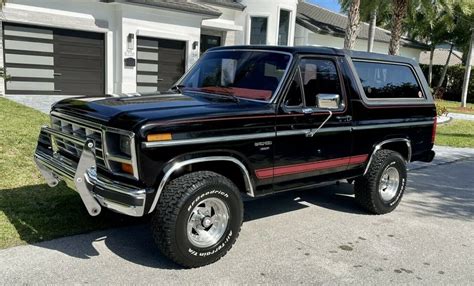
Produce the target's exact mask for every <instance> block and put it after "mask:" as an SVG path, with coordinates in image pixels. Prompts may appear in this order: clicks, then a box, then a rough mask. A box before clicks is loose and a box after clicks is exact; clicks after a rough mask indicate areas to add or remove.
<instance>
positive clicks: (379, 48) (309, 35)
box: [295, 24, 422, 61]
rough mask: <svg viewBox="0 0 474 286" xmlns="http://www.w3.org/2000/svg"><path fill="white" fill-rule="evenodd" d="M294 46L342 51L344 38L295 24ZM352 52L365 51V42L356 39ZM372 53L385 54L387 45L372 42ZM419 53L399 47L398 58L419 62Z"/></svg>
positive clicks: (419, 51)
mask: <svg viewBox="0 0 474 286" xmlns="http://www.w3.org/2000/svg"><path fill="white" fill-rule="evenodd" d="M295 45H311V46H326V47H332V48H339V49H342V48H343V47H344V38H340V37H335V36H331V35H324V34H316V33H314V32H312V31H310V30H308V29H306V28H304V27H302V26H300V25H298V24H297V25H296V31H295ZM354 50H358V51H367V40H364V39H357V40H356V44H355V48H354ZM372 51H373V52H374V53H380V54H387V53H388V43H383V42H374V47H373V50H372ZM421 52H422V50H419V49H415V48H409V47H404V46H402V47H400V56H403V57H407V58H411V59H414V60H416V61H418V60H419V58H420V53H421Z"/></svg>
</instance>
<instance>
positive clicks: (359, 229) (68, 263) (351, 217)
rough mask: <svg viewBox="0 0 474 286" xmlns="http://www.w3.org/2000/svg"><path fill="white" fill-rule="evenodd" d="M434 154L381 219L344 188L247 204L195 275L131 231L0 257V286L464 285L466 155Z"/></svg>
mask: <svg viewBox="0 0 474 286" xmlns="http://www.w3.org/2000/svg"><path fill="white" fill-rule="evenodd" d="M437 151H438V153H439V156H438V157H437V161H436V164H434V165H423V164H415V165H412V167H411V168H412V169H414V170H412V171H410V173H409V182H408V186H409V187H408V189H407V192H406V194H405V197H404V199H403V200H402V203H401V204H400V206H399V207H398V209H397V210H396V211H395V212H393V213H391V214H388V215H383V216H372V215H366V214H365V213H363V212H361V211H360V210H359V209H358V208H357V207H356V206H355V205H354V202H353V198H352V186H351V185H348V184H340V185H339V186H336V185H333V186H329V187H325V188H322V189H318V190H309V191H299V192H291V193H285V194H281V195H277V196H274V197H268V198H262V199H258V200H251V201H247V202H246V203H245V223H244V225H243V228H242V232H241V235H240V237H239V239H238V240H237V243H236V245H235V246H234V248H233V249H232V250H231V251H230V252H229V253H228V255H227V256H226V257H224V258H223V259H222V260H220V261H218V262H217V263H215V264H213V265H210V266H207V267H204V268H200V269H192V270H180V269H179V268H177V266H176V265H174V264H172V263H170V262H169V261H167V260H166V259H165V258H164V257H162V256H161V255H160V253H159V252H158V251H157V250H156V249H155V247H154V245H153V241H152V239H151V234H150V232H149V230H148V228H147V227H146V226H144V225H140V226H136V227H128V228H121V229H112V230H106V231H100V232H93V233H90V234H84V235H77V236H72V237H67V238H62V239H57V240H53V241H49V242H43V243H39V244H35V245H29V246H20V247H15V248H10V249H5V250H1V251H0V262H1V263H0V281H2V282H0V283H4V284H6V285H10V284H12V283H13V284H25V283H27V284H32V283H34V284H36V283H61V284H63V283H67V284H72V283H94V284H111V283H116V282H118V283H123V284H131V283H140V284H142V283H143V284H145V283H147V284H151V283H153V284H160V285H168V284H183V283H186V284H244V283H246V284H254V283H272V284H274V283H277V284H300V283H302V284H321V283H325V284H354V283H355V284H365V285H367V284H380V285H384V284H386V283H387V282H393V283H409V284H414V283H423V284H433V283H434V284H462V285H467V284H472V283H474V271H473V265H474V187H473V186H474V151H473V150H472V149H471V150H466V149H450V148H438V150H437ZM39 215H40V214H39Z"/></svg>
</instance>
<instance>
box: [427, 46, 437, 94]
mask: <svg viewBox="0 0 474 286" xmlns="http://www.w3.org/2000/svg"><path fill="white" fill-rule="evenodd" d="M435 48H436V46H435V45H431V48H430V66H429V68H428V84H429V85H430V87H431V82H432V81H433V57H434V52H435Z"/></svg>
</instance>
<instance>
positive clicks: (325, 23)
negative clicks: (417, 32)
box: [296, 2, 428, 49]
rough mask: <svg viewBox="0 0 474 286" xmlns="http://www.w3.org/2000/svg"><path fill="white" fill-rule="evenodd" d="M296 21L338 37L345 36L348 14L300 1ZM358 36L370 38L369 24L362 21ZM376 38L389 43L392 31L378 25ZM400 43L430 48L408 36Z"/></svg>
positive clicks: (316, 31) (306, 26) (315, 30)
mask: <svg viewBox="0 0 474 286" xmlns="http://www.w3.org/2000/svg"><path fill="white" fill-rule="evenodd" d="M296 23H298V24H299V25H301V26H303V27H305V28H307V29H309V30H311V31H313V32H315V33H318V34H331V35H334V36H336V37H344V35H345V30H346V25H347V16H346V15H342V14H339V13H335V12H332V11H329V10H327V9H324V8H322V7H319V6H316V5H312V4H308V3H305V2H299V3H298V8H297V16H296ZM358 38H360V39H368V38H369V24H367V23H365V22H361V25H360V32H359V35H358ZM374 40H375V41H376V42H384V43H389V42H390V31H388V30H385V29H382V28H379V27H376V28H375V37H374ZM400 44H401V45H403V46H410V47H414V48H420V49H428V46H427V45H425V44H423V43H420V42H417V41H413V40H410V39H407V38H402V39H401V41H400Z"/></svg>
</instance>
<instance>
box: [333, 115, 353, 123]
mask: <svg viewBox="0 0 474 286" xmlns="http://www.w3.org/2000/svg"><path fill="white" fill-rule="evenodd" d="M336 119H337V120H339V122H349V121H351V120H352V116H350V115H346V116H336Z"/></svg>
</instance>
